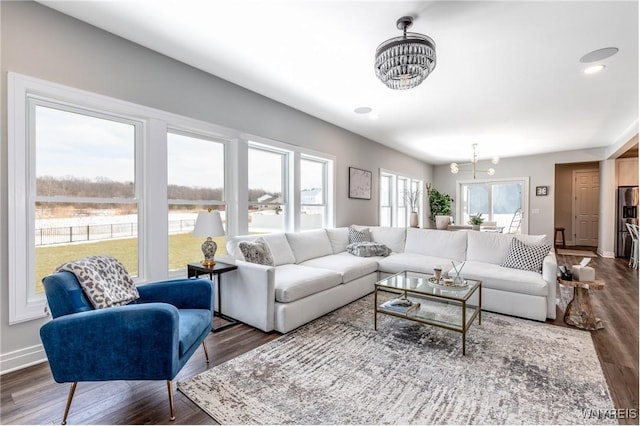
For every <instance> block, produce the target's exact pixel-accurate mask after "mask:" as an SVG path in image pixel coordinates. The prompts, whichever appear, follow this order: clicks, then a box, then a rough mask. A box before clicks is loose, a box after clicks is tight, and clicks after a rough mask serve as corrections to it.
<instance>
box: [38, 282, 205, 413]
mask: <svg viewBox="0 0 640 426" xmlns="http://www.w3.org/2000/svg"><path fill="white" fill-rule="evenodd" d="M42 281H43V284H44V289H45V292H46V295H47V301H48V303H49V309H50V311H51V314H52V316H53V320H51V321H49V322H48V323H46V324H45V325H44V326H42V328H41V329H40V337H41V339H42V343H43V345H44V349H45V352H46V354H47V358H48V359H49V365H50V367H51V372H52V374H53V378H54V379H55V381H56V382H58V383H72V385H71V388H70V390H69V396H68V398H67V405H66V407H65V412H64V417H63V419H62V424H66V421H67V416H68V414H69V408H70V407H71V401H72V400H73V394H74V392H75V389H76V386H77V384H78V382H83V381H105V380H166V381H167V389H168V392H169V409H170V415H171V420H175V413H174V411H175V409H174V404H173V386H172V383H171V382H172V380H173V379H174V378H175V376H176V375H177V374H178V372H179V371H180V369H181V368H182V367H183V366H184V365H185V363H186V362H187V361H188V360H189V358H190V357H191V355H193V353H194V352H195V351H196V349H198V347H199V346H200V344H202V346H203V348H204V351H205V356H206V359H207V362H209V356H208V354H207V348H206V346H205V344H204V339H205V338H206V337H207V335H208V334H209V332H210V331H211V318H212V284H211V281H209V280H208V279H204V278H198V279H177V280H169V281H162V282H157V283H152V284H145V285H140V286H138V287H137V288H138V292H139V294H140V298H139V299H138V300H136V301H134V302H132V303H131V304H128V305H125V306H117V307H111V308H106V309H97V310H96V309H94V308H93V306H92V305H91V303H90V302H89V300H88V299H87V297H86V295H85V293H84V292H83V290H82V287H80V284H79V283H78V280H77V279H76V276H75V275H74V274H72V273H70V272H57V273H54V274H52V275H49V276H47V277H45V278H44V279H43V280H42Z"/></svg>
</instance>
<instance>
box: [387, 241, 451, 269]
mask: <svg viewBox="0 0 640 426" xmlns="http://www.w3.org/2000/svg"><path fill="white" fill-rule="evenodd" d="M446 232H449V231H446ZM378 265H379V266H378V269H379V270H380V271H381V272H387V273H390V274H397V273H398V272H404V271H414V272H422V273H427V274H433V269H434V268H440V269H442V270H443V271H445V270H446V271H448V270H449V269H450V268H451V267H452V266H451V259H447V258H444V257H438V256H425V255H423V254H417V253H407V252H405V253H392V254H391V255H390V256H388V257H382V258H380V259H379V260H378Z"/></svg>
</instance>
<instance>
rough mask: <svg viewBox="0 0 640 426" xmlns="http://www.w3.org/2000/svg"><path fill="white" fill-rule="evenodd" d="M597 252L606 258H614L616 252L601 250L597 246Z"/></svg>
mask: <svg viewBox="0 0 640 426" xmlns="http://www.w3.org/2000/svg"><path fill="white" fill-rule="evenodd" d="M597 253H598V255H599V256H600V257H606V258H608V259H615V257H616V254H615V253H614V252H612V251H603V250H600V248H598V251H597Z"/></svg>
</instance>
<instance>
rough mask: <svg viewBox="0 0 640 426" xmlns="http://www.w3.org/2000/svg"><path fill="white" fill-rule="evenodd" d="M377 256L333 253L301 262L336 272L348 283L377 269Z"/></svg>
mask: <svg viewBox="0 0 640 426" xmlns="http://www.w3.org/2000/svg"><path fill="white" fill-rule="evenodd" d="M374 259H377V258H362V257H358V256H352V255H347V256H344V255H342V254H333V255H331V256H323V257H317V258H315V259H311V260H307V261H306V262H304V263H302V265H304V266H310V267H314V268H323V269H328V270H330V271H335V272H338V273H339V274H340V275H341V277H342V282H343V283H348V282H350V281H353V280H355V279H356V278H360V277H364V276H365V275H368V274H371V273H372V272H375V271H377V270H378V262H377V261H376V260H374Z"/></svg>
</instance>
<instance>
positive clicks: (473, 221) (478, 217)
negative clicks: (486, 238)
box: [469, 213, 484, 231]
mask: <svg viewBox="0 0 640 426" xmlns="http://www.w3.org/2000/svg"><path fill="white" fill-rule="evenodd" d="M482 222H484V219H483V218H482V213H476V214H472V215H471V216H469V225H471V226H473V229H475V230H476V231H479V230H480V225H482Z"/></svg>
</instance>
